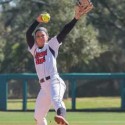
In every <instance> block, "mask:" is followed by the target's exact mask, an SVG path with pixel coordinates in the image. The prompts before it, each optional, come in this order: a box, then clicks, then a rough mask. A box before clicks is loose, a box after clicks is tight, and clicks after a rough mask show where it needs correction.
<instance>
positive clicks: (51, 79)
mask: <svg viewBox="0 0 125 125" xmlns="http://www.w3.org/2000/svg"><path fill="white" fill-rule="evenodd" d="M92 7H93V6H92V4H91V3H89V4H87V6H86V7H83V6H81V3H80V2H79V3H78V4H77V5H76V8H75V17H74V19H73V20H71V22H69V23H68V24H66V25H65V26H64V28H63V29H62V31H61V32H60V33H59V34H58V35H56V36H54V37H53V38H51V39H50V40H49V41H48V37H49V36H48V32H47V29H46V28H44V27H38V28H37V26H38V25H39V23H43V20H42V19H41V16H38V17H37V19H36V20H35V21H34V22H33V24H32V25H31V26H30V27H29V29H28V30H27V32H26V39H27V43H28V50H29V51H30V53H31V54H32V56H33V58H34V64H35V68H36V73H37V75H38V78H39V83H40V85H41V89H40V92H39V94H38V96H37V99H36V105H35V113H34V118H35V120H36V125H47V120H46V115H47V113H48V111H49V109H50V106H51V104H52V105H53V106H54V109H55V111H56V113H57V115H56V116H55V117H54V119H55V121H56V122H57V124H61V125H62V124H63V125H68V122H67V120H66V119H65V115H66V107H65V104H64V102H63V101H62V100H63V95H64V92H65V90H66V86H65V83H64V81H63V80H62V79H61V78H60V76H59V74H58V71H57V64H56V58H57V56H58V50H59V47H60V45H61V44H62V42H63V40H64V38H65V37H66V35H67V34H68V33H69V32H70V31H71V29H72V28H73V27H74V25H75V24H76V22H77V20H79V19H80V17H81V16H82V15H84V14H85V13H88V12H89V11H90V10H91V9H92ZM33 34H34V35H33Z"/></svg>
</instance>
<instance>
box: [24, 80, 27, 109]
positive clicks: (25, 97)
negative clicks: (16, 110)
mask: <svg viewBox="0 0 125 125" xmlns="http://www.w3.org/2000/svg"><path fill="white" fill-rule="evenodd" d="M26 110H27V81H26V80H24V81H23V111H26Z"/></svg>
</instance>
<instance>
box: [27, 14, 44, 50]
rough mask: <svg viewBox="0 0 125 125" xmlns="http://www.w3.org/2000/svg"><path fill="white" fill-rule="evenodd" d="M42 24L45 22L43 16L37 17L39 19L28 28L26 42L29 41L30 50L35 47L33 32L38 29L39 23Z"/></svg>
mask: <svg viewBox="0 0 125 125" xmlns="http://www.w3.org/2000/svg"><path fill="white" fill-rule="evenodd" d="M42 22H43V20H42V18H41V15H39V16H38V17H37V19H36V20H35V21H34V22H33V23H32V24H31V26H30V27H29V28H28V30H27V32H26V40H27V43H28V46H29V47H30V48H32V47H33V45H34V36H33V32H34V30H35V29H36V27H37V26H38V25H39V23H42Z"/></svg>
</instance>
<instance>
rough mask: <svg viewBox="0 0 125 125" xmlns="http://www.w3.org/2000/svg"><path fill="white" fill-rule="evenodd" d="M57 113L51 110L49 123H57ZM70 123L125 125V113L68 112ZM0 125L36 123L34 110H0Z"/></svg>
mask: <svg viewBox="0 0 125 125" xmlns="http://www.w3.org/2000/svg"><path fill="white" fill-rule="evenodd" d="M54 115H55V113H54V112H49V114H48V117H47V119H48V125H56V123H55V122H54V120H53V117H54ZM67 119H68V121H69V123H70V125H125V113H111V112H110V113H109V112H102V113H101V112H98V113H97V112H94V113H92V112H81V113H80V112H68V113H67ZM0 125H35V122H34V120H33V112H0Z"/></svg>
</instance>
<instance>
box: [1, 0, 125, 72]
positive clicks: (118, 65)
mask: <svg viewBox="0 0 125 125" xmlns="http://www.w3.org/2000/svg"><path fill="white" fill-rule="evenodd" d="M75 2H76V1H75V0H61V1H57V0H52V1H50V0H46V1H43V0H28V1H26V0H4V1H1V2H0V27H1V28H0V34H1V35H0V73H23V72H35V68H34V64H33V58H32V56H31V54H30V53H29V52H28V49H27V48H28V47H27V44H26V37H25V35H26V30H27V29H28V27H29V26H30V25H31V23H32V22H33V21H34V20H35V19H36V17H37V16H38V15H39V14H40V13H42V12H48V13H50V15H51V21H50V22H49V23H48V24H41V25H42V26H44V27H46V28H47V29H48V31H49V36H50V37H53V36H54V35H56V34H58V33H59V32H60V30H61V29H62V28H63V26H64V25H65V24H66V23H68V22H69V21H70V20H71V19H72V18H73V17H74V5H75ZM92 2H93V4H94V9H93V10H92V11H91V12H90V13H89V14H87V15H85V16H84V17H83V18H82V19H80V20H79V21H78V22H77V24H76V26H75V27H74V29H73V30H72V31H71V32H70V33H69V34H68V36H67V38H66V39H65V42H64V44H63V45H62V46H61V48H60V51H59V56H58V69H59V72H60V73H62V72H63V73H65V72H69V73H70V72H111V73H112V72H124V71H125V49H124V48H125V11H124V10H125V4H124V3H125V0H119V1H115V0H110V1H109V0H98V1H97V0H92Z"/></svg>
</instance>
